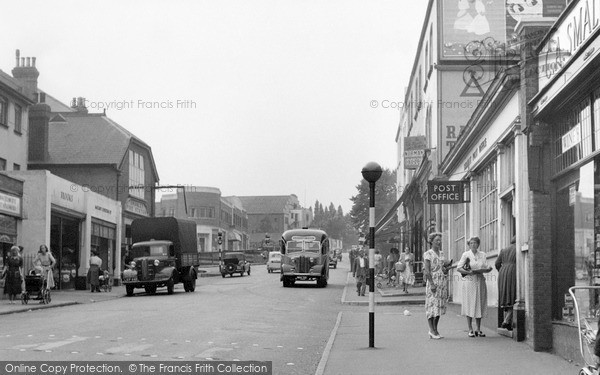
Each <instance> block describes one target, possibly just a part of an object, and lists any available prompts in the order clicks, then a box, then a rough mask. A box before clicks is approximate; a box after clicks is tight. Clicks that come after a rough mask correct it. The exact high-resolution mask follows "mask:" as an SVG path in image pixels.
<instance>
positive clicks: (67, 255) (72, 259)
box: [50, 215, 81, 289]
mask: <svg viewBox="0 0 600 375" xmlns="http://www.w3.org/2000/svg"><path fill="white" fill-rule="evenodd" d="M79 235H80V231H79V221H78V220H76V219H70V218H64V217H62V216H54V215H53V216H52V217H51V220H50V252H51V253H52V255H53V256H54V258H55V259H56V266H55V267H54V284H55V285H56V286H57V287H58V288H59V289H73V288H75V279H76V277H77V276H78V275H77V269H78V268H79ZM79 276H81V275H79Z"/></svg>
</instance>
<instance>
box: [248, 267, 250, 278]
mask: <svg viewBox="0 0 600 375" xmlns="http://www.w3.org/2000/svg"><path fill="white" fill-rule="evenodd" d="M248 276H250V267H248Z"/></svg>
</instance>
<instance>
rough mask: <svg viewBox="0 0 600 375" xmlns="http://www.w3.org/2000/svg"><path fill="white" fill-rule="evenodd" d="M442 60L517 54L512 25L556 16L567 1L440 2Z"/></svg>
mask: <svg viewBox="0 0 600 375" xmlns="http://www.w3.org/2000/svg"><path fill="white" fill-rule="evenodd" d="M441 3H442V12H441V17H442V20H441V21H442V44H441V49H440V51H441V58H442V59H452V60H464V59H469V58H473V57H478V58H486V57H487V58H499V57H502V56H505V55H514V54H516V52H515V51H514V50H512V49H510V48H507V45H510V44H511V42H514V40H515V39H516V36H515V35H514V30H515V26H516V25H517V23H518V22H519V21H522V20H535V19H541V18H543V17H558V16H559V15H560V14H561V13H562V11H563V10H564V9H565V7H566V4H567V0H441Z"/></svg>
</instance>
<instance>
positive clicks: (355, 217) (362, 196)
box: [350, 169, 396, 234]
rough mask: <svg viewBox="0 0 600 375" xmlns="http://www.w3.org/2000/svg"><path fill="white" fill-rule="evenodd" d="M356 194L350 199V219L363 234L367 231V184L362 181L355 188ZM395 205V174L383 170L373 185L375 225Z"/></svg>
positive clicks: (368, 193)
mask: <svg viewBox="0 0 600 375" xmlns="http://www.w3.org/2000/svg"><path fill="white" fill-rule="evenodd" d="M356 189H357V190H358V193H357V194H356V195H355V196H353V197H352V198H350V200H351V201H352V203H353V204H352V210H350V219H351V221H352V225H353V227H354V228H355V229H356V230H357V231H359V232H362V233H363V234H367V233H368V230H369V195H370V191H369V183H368V182H367V181H366V180H364V179H362V180H361V182H360V184H359V185H357V186H356ZM394 203H396V172H395V171H390V170H389V169H384V171H383V173H382V174H381V177H380V178H379V180H378V181H377V183H376V184H375V223H377V220H378V219H381V218H382V217H383V216H384V215H385V214H386V213H387V212H388V211H389V210H390V209H391V208H392V206H393V205H394Z"/></svg>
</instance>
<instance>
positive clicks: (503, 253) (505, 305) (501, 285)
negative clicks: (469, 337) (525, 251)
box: [495, 236, 517, 331]
mask: <svg viewBox="0 0 600 375" xmlns="http://www.w3.org/2000/svg"><path fill="white" fill-rule="evenodd" d="M515 242H516V239H515V236H513V237H512V239H511V241H510V246H508V247H506V248H504V249H502V250H500V254H499V255H498V258H497V259H496V263H495V266H496V270H498V306H500V308H502V310H503V314H504V319H503V321H502V324H501V325H500V327H502V328H506V329H508V330H509V331H511V330H512V328H513V327H512V317H513V305H514V304H515V300H516V299H517V254H516V253H517V252H516V246H515Z"/></svg>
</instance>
